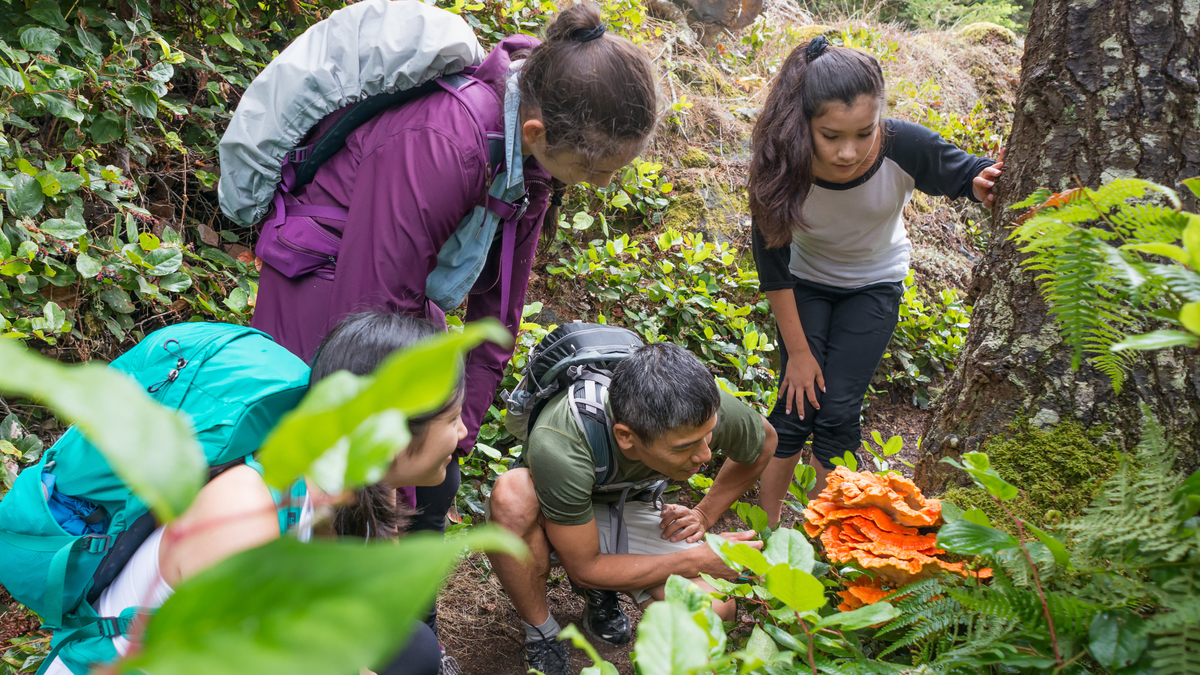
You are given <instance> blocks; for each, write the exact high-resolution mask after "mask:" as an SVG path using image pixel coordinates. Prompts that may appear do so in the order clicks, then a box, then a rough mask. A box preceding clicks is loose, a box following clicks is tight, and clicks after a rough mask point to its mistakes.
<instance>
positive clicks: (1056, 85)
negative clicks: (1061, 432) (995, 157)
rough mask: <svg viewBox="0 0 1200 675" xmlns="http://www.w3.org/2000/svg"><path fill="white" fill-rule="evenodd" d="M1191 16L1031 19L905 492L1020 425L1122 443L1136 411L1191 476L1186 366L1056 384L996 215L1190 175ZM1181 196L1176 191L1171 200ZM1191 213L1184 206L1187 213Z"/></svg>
mask: <svg viewBox="0 0 1200 675" xmlns="http://www.w3.org/2000/svg"><path fill="white" fill-rule="evenodd" d="M1198 78H1200V0H1045V1H1039V2H1038V3H1037V4H1036V5H1035V7H1034V10H1033V15H1032V17H1031V19H1030V23H1029V33H1028V35H1027V37H1026V41H1025V55H1024V58H1023V60H1022V68H1021V85H1020V90H1019V92H1018V100H1017V105H1016V115H1015V118H1014V120H1013V128H1012V135H1011V136H1010V138H1009V142H1008V154H1007V158H1006V159H1007V161H1006V166H1005V171H1004V174H1005V175H1004V177H1003V179H1002V181H1001V182H1000V183H999V184H998V189H999V195H998V199H997V203H998V207H997V211H996V214H995V215H996V217H995V218H994V219H993V222H992V228H993V230H992V232H991V239H990V242H989V246H988V253H987V255H986V257H985V258H984V260H983V261H981V263H980V264H979V266H978V268H977V269H976V271H975V279H974V282H973V284H972V287H973V294H974V295H975V296H976V299H975V312H974V316H973V318H972V320H971V330H970V333H969V335H968V338H967V342H966V346H965V347H964V349H963V353H962V355H961V356H960V359H959V367H958V369H957V371H956V372H955V373H954V375H953V377H952V378H951V379H950V381H949V382H948V383H947V386H946V388H945V390H944V393H943V395H942V397H941V399H940V401H939V403H938V407H937V410H936V412H935V414H934V416H933V418H932V420H931V422H930V424H929V426H928V428H927V429H926V430H925V434H924V440H923V443H922V451H923V452H922V454H923V455H924V456H923V457H922V458H921V461H920V464H919V465H918V467H917V481H918V483H920V484H921V485H922V486H924V487H925V488H926V489H935V490H936V489H940V488H941V487H942V486H944V485H945V484H946V482H947V481H948V480H950V479H951V476H952V475H953V474H956V473H959V472H957V471H953V470H951V469H949V467H947V465H945V464H938V461H937V460H938V459H940V458H941V457H944V456H954V455H957V454H959V453H961V452H964V451H969V450H978V449H979V448H980V446H981V445H982V443H983V442H984V441H985V440H986V439H988V438H989V437H992V436H996V435H1004V434H1007V433H1008V432H1009V429H1010V428H1011V425H1012V424H1013V423H1014V422H1018V421H1028V422H1029V423H1030V424H1032V425H1033V426H1034V427H1045V426H1050V425H1053V424H1055V423H1057V422H1059V421H1060V420H1061V421H1065V420H1076V421H1078V422H1079V423H1080V424H1082V425H1084V426H1085V427H1089V428H1096V427H1097V426H1101V427H1102V428H1104V429H1105V430H1106V431H1105V434H1104V437H1103V438H1104V440H1106V441H1108V442H1111V443H1113V444H1114V445H1116V446H1117V447H1125V448H1129V447H1131V446H1132V445H1133V444H1135V443H1136V441H1137V438H1138V435H1139V433H1140V429H1141V422H1142V419H1141V418H1142V412H1141V410H1140V408H1139V402H1141V401H1144V402H1146V403H1147V404H1148V405H1149V406H1150V409H1151V411H1152V412H1153V414H1154V415H1155V417H1156V418H1157V419H1158V420H1159V421H1160V422H1162V423H1163V424H1165V426H1166V427H1167V429H1168V430H1169V431H1170V432H1171V433H1172V434H1173V437H1174V438H1175V440H1176V441H1178V442H1180V443H1181V444H1183V445H1184V446H1185V447H1186V448H1187V450H1185V457H1184V463H1185V464H1186V467H1185V468H1195V467H1196V466H1197V465H1198V464H1200V357H1198V356H1197V354H1195V353H1194V352H1193V353H1188V352H1186V351H1185V350H1184V349H1175V350H1163V351H1157V352H1150V353H1148V354H1146V355H1144V356H1143V358H1141V359H1140V360H1139V361H1138V362H1137V364H1136V365H1135V366H1134V370H1133V373H1132V375H1131V377H1130V378H1129V380H1128V382H1127V383H1126V385H1125V388H1124V389H1123V390H1122V392H1121V393H1120V394H1119V395H1116V394H1114V392H1113V389H1112V386H1111V385H1110V384H1109V381H1108V379H1107V378H1106V377H1105V376H1104V375H1102V374H1100V373H1098V372H1096V371H1095V370H1094V369H1092V368H1090V367H1088V366H1086V365H1085V366H1083V367H1082V368H1081V369H1080V370H1079V371H1077V372H1072V370H1071V353H1070V350H1069V349H1068V348H1066V347H1065V346H1064V345H1063V343H1062V340H1061V338H1060V337H1059V334H1058V330H1057V328H1056V327H1055V325H1054V322H1053V320H1052V318H1051V317H1050V316H1048V315H1047V311H1046V304H1045V303H1044V302H1043V301H1042V299H1041V296H1040V295H1039V294H1038V290H1037V286H1036V284H1035V282H1034V275H1033V274H1031V273H1028V272H1026V271H1024V270H1022V269H1021V267H1020V261H1021V257H1022V256H1020V255H1018V254H1017V252H1016V250H1015V248H1014V246H1013V244H1012V243H1011V242H1009V241H1007V235H1008V232H1009V229H1010V227H1011V225H1012V223H1013V221H1014V220H1015V218H1016V217H1017V215H1019V214H1017V213H1014V212H1010V211H1007V210H1006V207H1007V206H1008V205H1010V204H1014V203H1016V202H1018V201H1020V200H1021V199H1023V198H1024V197H1025V196H1027V195H1029V194H1030V193H1031V192H1033V191H1034V190H1035V189H1037V188H1039V187H1049V188H1051V189H1052V190H1055V191H1061V190H1065V189H1068V188H1070V187H1074V186H1075V185H1076V180H1077V179H1078V181H1080V182H1082V183H1083V184H1084V185H1087V186H1089V187H1096V186H1099V185H1101V184H1102V183H1104V182H1106V181H1108V180H1111V179H1113V178H1119V177H1132V176H1136V177H1139V178H1145V179H1148V180H1152V181H1155V182H1158V183H1162V184H1165V185H1169V186H1173V187H1176V186H1178V183H1179V181H1180V180H1182V179H1184V178H1188V177H1190V176H1195V175H1197V174H1200V87H1198V85H1197V79H1198ZM1183 192H1184V193H1186V192H1187V190H1183ZM1186 203H1187V204H1188V206H1189V207H1191V208H1194V207H1195V206H1196V203H1195V200H1190V202H1186Z"/></svg>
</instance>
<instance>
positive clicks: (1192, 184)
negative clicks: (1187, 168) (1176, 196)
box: [1180, 176, 1200, 197]
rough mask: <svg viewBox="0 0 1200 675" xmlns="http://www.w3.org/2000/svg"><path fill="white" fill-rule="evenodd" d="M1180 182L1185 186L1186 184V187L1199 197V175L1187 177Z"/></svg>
mask: <svg viewBox="0 0 1200 675" xmlns="http://www.w3.org/2000/svg"><path fill="white" fill-rule="evenodd" d="M1180 182H1181V183H1183V184H1184V185H1185V186H1187V189H1189V190H1191V191H1192V194H1194V195H1196V196H1197V197H1200V176H1195V177H1193V178H1188V179H1187V180H1183V181H1180Z"/></svg>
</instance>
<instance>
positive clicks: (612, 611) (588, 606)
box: [571, 583, 633, 645]
mask: <svg viewBox="0 0 1200 675" xmlns="http://www.w3.org/2000/svg"><path fill="white" fill-rule="evenodd" d="M571 590H573V591H575V592H576V593H578V594H579V595H582V596H583V600H584V602H583V632H584V633H587V635H588V637H590V638H592V639H594V640H602V641H604V642H607V643H608V644H610V645H623V644H625V643H626V642H629V638H631V637H633V624H632V622H630V621H629V617H628V616H626V615H625V612H623V611H621V603H620V601H619V600H618V598H617V592H616V591H599V590H596V589H594V588H580V587H579V586H576V585H575V584H574V583H572V584H571Z"/></svg>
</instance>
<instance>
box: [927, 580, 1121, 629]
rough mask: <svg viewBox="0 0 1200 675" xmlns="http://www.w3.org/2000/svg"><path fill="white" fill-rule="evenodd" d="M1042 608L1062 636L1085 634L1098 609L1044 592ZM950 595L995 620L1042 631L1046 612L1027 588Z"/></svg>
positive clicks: (1079, 601)
mask: <svg viewBox="0 0 1200 675" xmlns="http://www.w3.org/2000/svg"><path fill="white" fill-rule="evenodd" d="M1045 594H1046V608H1047V609H1048V610H1049V612H1050V619H1051V620H1052V621H1053V622H1054V628H1055V631H1057V633H1058V634H1059V635H1060V636H1062V635H1086V634H1087V632H1088V627H1089V626H1090V625H1091V623H1092V619H1093V618H1095V616H1096V614H1098V613H1099V612H1100V610H1101V609H1102V608H1101V607H1098V606H1096V605H1093V604H1091V603H1088V602H1084V601H1083V600H1079V599H1078V598H1075V597H1072V596H1070V595H1065V594H1062V593H1056V592H1051V591H1047V592H1046V593H1045ZM950 595H951V596H952V597H953V598H954V599H955V600H957V601H958V602H959V603H960V604H962V606H964V607H966V608H967V609H970V610H974V611H976V612H979V613H981V614H986V615H988V616H994V617H996V618H998V619H1005V620H1008V621H1016V622H1020V623H1021V624H1022V625H1023V626H1024V627H1025V628H1026V629H1028V630H1035V631H1036V630H1045V629H1047V628H1048V625H1047V624H1046V615H1045V612H1044V611H1043V608H1042V601H1041V599H1040V598H1039V597H1038V594H1037V592H1036V591H1034V590H1031V589H1024V588H1022V589H1016V588H1014V589H1008V590H1006V591H1003V592H987V591H984V592H978V591H977V592H975V593H968V592H965V591H961V590H958V589H955V590H951V591H950Z"/></svg>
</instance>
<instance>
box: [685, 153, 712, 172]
mask: <svg viewBox="0 0 1200 675" xmlns="http://www.w3.org/2000/svg"><path fill="white" fill-rule="evenodd" d="M679 163H680V164H682V165H684V166H686V167H687V168H689V169H700V168H703V167H706V166H709V165H710V164H712V157H709V156H708V153H707V152H704V151H703V150H701V149H700V148H688V150H687V152H685V153H683V156H682V157H680V158H679Z"/></svg>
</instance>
